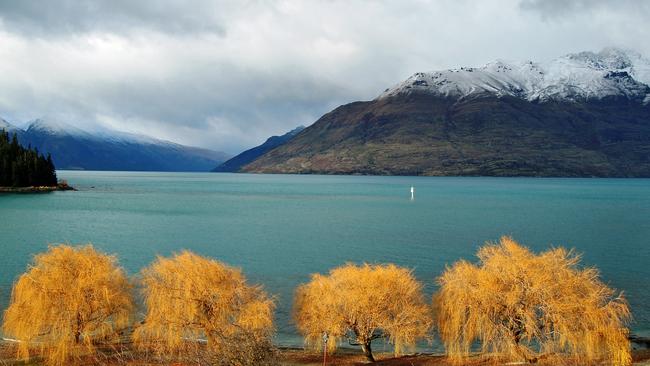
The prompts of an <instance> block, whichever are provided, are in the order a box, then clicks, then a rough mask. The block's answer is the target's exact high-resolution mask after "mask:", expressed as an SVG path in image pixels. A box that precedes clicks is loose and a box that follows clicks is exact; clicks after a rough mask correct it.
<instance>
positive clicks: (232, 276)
mask: <svg viewBox="0 0 650 366" xmlns="http://www.w3.org/2000/svg"><path fill="white" fill-rule="evenodd" d="M142 284H143V286H144V288H143V294H144V301H145V304H146V307H147V314H146V316H145V319H144V322H143V323H142V324H141V325H140V326H138V327H137V328H136V330H135V332H134V341H135V343H136V345H137V346H138V347H139V348H140V349H144V350H153V351H154V352H155V353H156V354H158V355H159V356H164V357H168V358H174V359H187V358H190V359H191V360H197V359H201V360H205V359H206V358H207V359H209V360H208V361H209V362H211V363H215V364H228V365H251V364H263V363H266V362H268V360H269V357H270V356H271V355H270V349H271V338H270V337H271V335H272V331H273V310H274V303H273V301H272V299H271V298H269V297H268V296H267V295H266V293H265V292H264V291H263V290H262V288H261V287H259V286H253V285H249V284H248V283H247V282H246V278H245V277H244V275H243V274H242V273H241V271H240V270H239V269H236V268H233V267H229V266H227V265H225V264H223V263H220V262H218V261H215V260H211V259H208V258H204V257H201V256H198V255H196V254H193V253H190V252H183V253H181V254H178V255H175V256H173V257H171V258H163V257H159V258H158V259H157V260H156V261H155V262H154V263H153V264H152V265H151V266H150V267H148V268H146V269H144V270H143V272H142Z"/></svg>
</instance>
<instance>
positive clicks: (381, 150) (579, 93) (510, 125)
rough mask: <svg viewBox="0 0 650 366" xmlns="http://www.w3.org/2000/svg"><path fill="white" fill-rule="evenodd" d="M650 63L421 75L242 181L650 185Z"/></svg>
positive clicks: (260, 164) (333, 115) (573, 59)
mask: <svg viewBox="0 0 650 366" xmlns="http://www.w3.org/2000/svg"><path fill="white" fill-rule="evenodd" d="M649 82H650V62H649V61H648V60H647V59H646V58H644V57H643V56H641V55H639V54H638V53H634V52H632V51H622V50H619V49H613V48H610V49H605V50H603V51H601V52H598V53H593V52H581V53H576V54H570V55H566V56H563V57H560V58H558V59H556V60H553V61H550V62H546V63H536V62H531V61H528V62H504V61H497V62H493V63H490V64H488V65H485V66H483V67H478V68H461V69H457V70H446V71H438V72H431V73H418V74H415V75H413V76H412V77H411V78H409V79H408V80H406V81H405V82H403V83H400V84H399V85H397V86H395V87H393V88H390V89H387V90H386V91H385V92H384V93H383V94H381V95H380V96H379V97H377V98H375V99H374V100H371V101H358V102H353V103H349V104H345V105H342V106H340V107H338V108H336V109H334V110H333V111H331V112H329V113H327V114H325V115H324V116H322V117H321V118H320V119H319V120H318V121H316V122H315V123H314V124H312V125H311V126H309V127H307V128H306V129H305V130H304V131H302V132H301V133H299V134H298V135H297V136H295V137H293V138H292V139H290V140H289V141H287V142H286V143H285V144H283V145H281V146H278V147H276V148H274V149H272V150H269V151H268V152H266V153H264V154H263V155H261V156H260V157H258V158H256V159H255V160H253V161H252V162H250V163H248V164H246V165H245V166H243V167H242V168H241V169H240V171H244V172H253V173H301V174H306V173H316V174H390V175H451V176H458V175H478V176H545V177H650V123H649V121H650V103H649V102H650V97H649V95H650V88H649V87H648V83H649Z"/></svg>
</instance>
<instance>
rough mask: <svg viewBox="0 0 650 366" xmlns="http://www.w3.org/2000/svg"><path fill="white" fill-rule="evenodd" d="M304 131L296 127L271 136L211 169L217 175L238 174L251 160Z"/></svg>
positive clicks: (300, 127)
mask: <svg viewBox="0 0 650 366" xmlns="http://www.w3.org/2000/svg"><path fill="white" fill-rule="evenodd" d="M304 129H305V126H298V127H296V128H294V129H293V130H291V131H289V132H287V133H285V134H284V135H280V136H271V137H269V138H268V139H266V141H264V142H263V143H262V144H261V145H258V146H255V147H253V148H251V149H248V150H245V151H243V152H241V153H239V154H237V155H236V156H235V157H233V158H230V159H228V160H227V161H225V162H224V163H222V164H221V165H219V166H217V167H216V168H214V169H212V171H213V172H218V173H226V172H238V171H239V170H240V169H241V168H242V167H243V166H244V165H247V164H249V163H251V162H252V161H253V160H255V159H257V158H258V157H260V156H262V155H263V154H265V153H267V152H269V151H271V150H272V149H275V148H276V147H278V146H281V145H283V144H285V143H286V142H288V141H289V140H290V139H292V138H293V137H294V136H296V135H297V134H299V133H300V132H301V131H302V130H304Z"/></svg>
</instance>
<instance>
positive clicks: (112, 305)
mask: <svg viewBox="0 0 650 366" xmlns="http://www.w3.org/2000/svg"><path fill="white" fill-rule="evenodd" d="M131 289H132V286H131V283H130V282H129V280H128V278H127V277H126V275H125V274H124V271H122V269H121V268H120V267H118V266H117V263H116V260H115V258H114V257H112V256H109V255H106V254H103V253H100V252H97V251H96V250H95V249H94V248H93V247H92V246H90V245H87V246H81V247H71V246H68V245H58V246H52V247H50V248H49V250H48V251H47V252H46V253H43V254H39V255H37V256H35V258H34V261H33V264H32V265H31V267H30V268H29V270H28V271H27V272H26V273H25V274H23V275H22V276H20V278H19V279H18V281H17V282H16V283H15V285H14V288H13V292H12V296H11V304H10V306H9V308H8V309H7V311H6V312H5V314H4V324H3V332H4V333H5V334H7V335H9V336H11V337H14V338H16V339H18V340H19V341H20V343H19V351H18V357H19V358H28V357H29V354H30V350H37V351H39V352H40V353H41V354H42V355H44V357H45V359H46V362H47V363H48V364H49V365H64V364H69V363H70V362H71V360H74V359H75V358H78V357H79V356H80V355H82V354H91V353H93V352H94V351H95V347H96V344H97V342H100V341H110V340H113V339H115V338H116V337H117V332H118V331H119V330H120V329H121V328H123V327H125V326H128V325H129V324H130V321H131V315H132V311H133V301H132V296H131Z"/></svg>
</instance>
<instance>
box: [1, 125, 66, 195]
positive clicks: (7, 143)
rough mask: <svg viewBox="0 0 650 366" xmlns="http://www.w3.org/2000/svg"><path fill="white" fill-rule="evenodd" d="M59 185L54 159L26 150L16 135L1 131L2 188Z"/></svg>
mask: <svg viewBox="0 0 650 366" xmlns="http://www.w3.org/2000/svg"><path fill="white" fill-rule="evenodd" d="M56 185H57V179H56V171H55V168H54V163H53V162H52V157H51V156H50V155H49V154H48V155H47V157H46V156H44V155H42V154H40V153H39V152H38V150H36V149H30V148H24V147H22V146H20V144H19V143H18V138H17V136H16V135H15V134H14V135H13V137H11V138H10V136H9V133H7V132H5V131H4V130H0V187H31V186H34V187H38V186H47V187H53V186H56Z"/></svg>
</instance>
